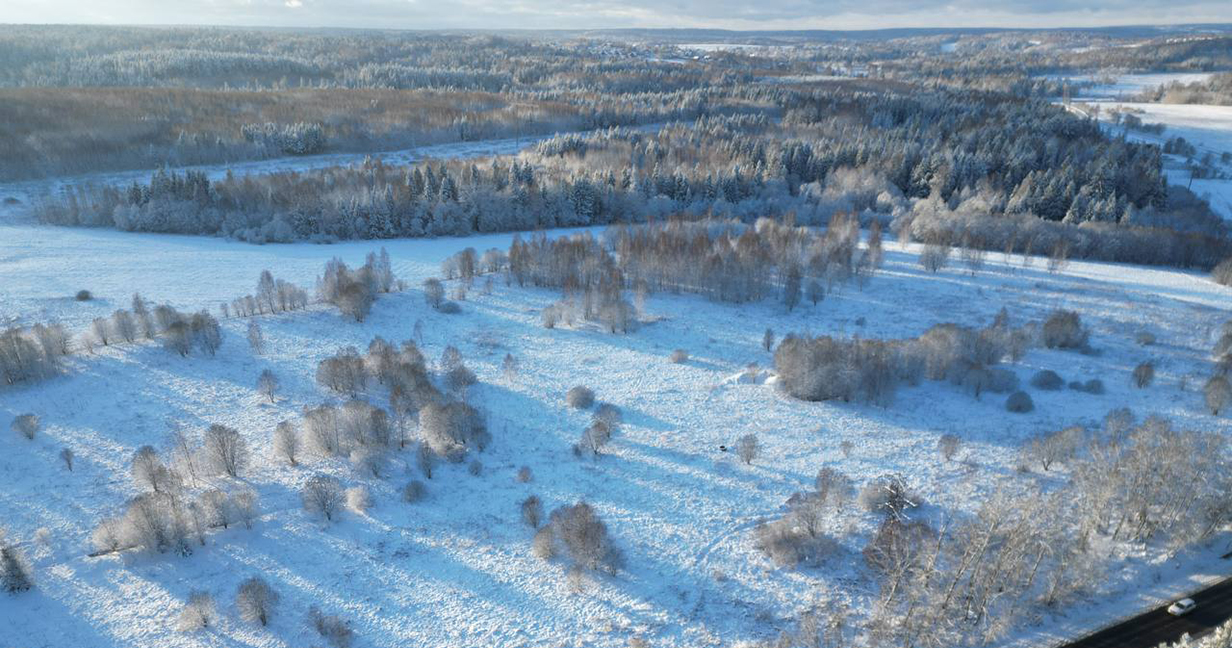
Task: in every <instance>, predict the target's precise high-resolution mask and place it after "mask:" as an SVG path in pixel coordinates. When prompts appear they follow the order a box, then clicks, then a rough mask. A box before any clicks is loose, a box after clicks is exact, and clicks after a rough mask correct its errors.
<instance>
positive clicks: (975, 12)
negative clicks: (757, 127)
mask: <svg viewBox="0 0 1232 648" xmlns="http://www.w3.org/2000/svg"><path fill="white" fill-rule="evenodd" d="M3 4H4V5H5V7H4V9H3V10H0V22H9V23H27V22H30V23H49V22H50V23H105V24H211V25H273V26H292V27H380V28H397V29H442V28H477V29H496V28H515V29H602V28H621V27H674V28H686V27H712V28H724V29H877V28H896V27H985V26H988V27H998V26H999V27H1063V26H1073V27H1085V26H1100V25H1123V24H1168V23H1177V22H1185V23H1194V22H1232V3H1229V2H1227V0H1222V1H1218V2H1212V1H1209V0H1176V1H1174V2H1169V3H1160V2H1154V1H1150V0H1147V1H1143V0H1090V1H1089V2H1085V3H1082V4H1081V5H1079V4H1078V3H1075V2H1073V1H1072V0H813V1H809V0H760V1H758V2H750V1H748V0H109V1H107V2H98V1H97V0H4V2H3Z"/></svg>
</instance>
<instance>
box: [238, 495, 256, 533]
mask: <svg viewBox="0 0 1232 648" xmlns="http://www.w3.org/2000/svg"><path fill="white" fill-rule="evenodd" d="M231 507H232V509H233V510H234V511H235V516H236V517H237V518H239V521H240V522H242V523H243V524H244V528H245V529H251V528H252V523H253V521H255V520H256V519H257V514H258V510H257V492H256V491H253V490H249V489H243V490H241V491H239V492H237V493H235V494H234V495H232V496H231Z"/></svg>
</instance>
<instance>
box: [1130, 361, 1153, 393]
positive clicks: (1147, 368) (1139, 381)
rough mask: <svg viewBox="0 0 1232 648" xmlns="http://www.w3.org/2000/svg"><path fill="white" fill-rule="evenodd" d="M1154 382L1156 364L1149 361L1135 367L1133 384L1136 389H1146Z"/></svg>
mask: <svg viewBox="0 0 1232 648" xmlns="http://www.w3.org/2000/svg"><path fill="white" fill-rule="evenodd" d="M1153 380H1155V363H1153V362H1151V361H1149V360H1148V361H1146V362H1143V363H1142V364H1140V365H1138V366H1137V367H1134V373H1133V382H1134V386H1135V387H1137V388H1139V389H1145V388H1146V387H1149V386H1150V385H1151V382H1152V381H1153Z"/></svg>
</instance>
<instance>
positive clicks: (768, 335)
mask: <svg viewBox="0 0 1232 648" xmlns="http://www.w3.org/2000/svg"><path fill="white" fill-rule="evenodd" d="M761 348H763V349H765V350H766V351H770V350H771V349H773V348H774V329H772V328H768V329H766V332H765V333H763V334H762V336H761Z"/></svg>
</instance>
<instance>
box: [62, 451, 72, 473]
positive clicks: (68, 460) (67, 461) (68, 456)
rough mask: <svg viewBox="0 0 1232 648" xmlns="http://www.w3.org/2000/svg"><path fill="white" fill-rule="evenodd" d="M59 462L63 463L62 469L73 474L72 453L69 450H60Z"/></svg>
mask: <svg viewBox="0 0 1232 648" xmlns="http://www.w3.org/2000/svg"><path fill="white" fill-rule="evenodd" d="M60 460H61V461H63V462H64V467H65V468H68V471H69V472H73V451H72V449H70V448H63V449H61V450H60Z"/></svg>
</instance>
